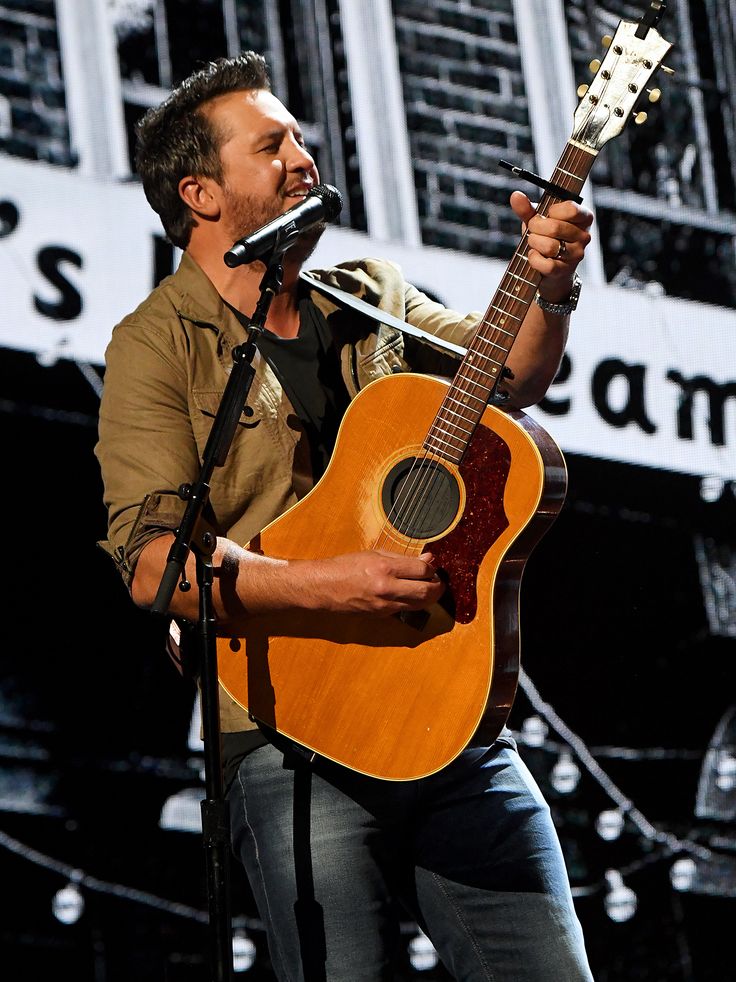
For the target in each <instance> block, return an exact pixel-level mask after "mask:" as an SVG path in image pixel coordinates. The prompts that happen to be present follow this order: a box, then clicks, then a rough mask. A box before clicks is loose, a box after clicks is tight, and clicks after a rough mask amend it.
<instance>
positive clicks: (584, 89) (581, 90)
mask: <svg viewBox="0 0 736 982" xmlns="http://www.w3.org/2000/svg"><path fill="white" fill-rule="evenodd" d="M589 88H590V86H589V85H585V83H583V84H582V85H578V99H582V98H583V96H584V95H585V93H586V92H587V91H588V89H589Z"/></svg>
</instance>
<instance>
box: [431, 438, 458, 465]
mask: <svg viewBox="0 0 736 982" xmlns="http://www.w3.org/2000/svg"><path fill="white" fill-rule="evenodd" d="M431 439H432V437H427V440H426V442H425V444H424V447H425V449H426V450H432V451H434V453H436V454H438V455H439V456H442V457H444V459H445V460H451V461H452V463H453V464H459V463H460V461H461V460H462V456H463V455H462V453H458V452H457V450H455V448H454V447H453V452H452V453H448V452H447V450H441V449H439V448H438V447H433V446H432V445H431V443H430V440H431Z"/></svg>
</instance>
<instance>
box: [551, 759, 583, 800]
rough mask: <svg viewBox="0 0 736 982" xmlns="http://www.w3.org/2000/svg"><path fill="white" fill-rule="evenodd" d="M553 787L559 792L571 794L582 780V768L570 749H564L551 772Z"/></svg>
mask: <svg viewBox="0 0 736 982" xmlns="http://www.w3.org/2000/svg"><path fill="white" fill-rule="evenodd" d="M550 781H551V782H552V787H553V788H554V789H555V791H557V792H558V793H559V794H571V793H572V792H573V791H574V790H575V788H576V787H577V786H578V782H579V781H580V768H579V767H578V765H577V764H576V763H575V761H574V760H573V759H572V754H571V753H570V752H569V751H568V750H563V751H562V753H561V754H560V756H559V757H558V759H557V763H556V764H555V766H554V767H553V768H552V773H551V774H550Z"/></svg>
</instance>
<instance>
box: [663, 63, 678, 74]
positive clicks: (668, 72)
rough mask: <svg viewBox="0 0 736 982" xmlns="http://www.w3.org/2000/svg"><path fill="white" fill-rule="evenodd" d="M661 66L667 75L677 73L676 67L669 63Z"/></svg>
mask: <svg viewBox="0 0 736 982" xmlns="http://www.w3.org/2000/svg"><path fill="white" fill-rule="evenodd" d="M660 67H661V69H662V71H663V72H664V73H665V75H674V74H675V70H674V68H670V67H669V65H661V66H660Z"/></svg>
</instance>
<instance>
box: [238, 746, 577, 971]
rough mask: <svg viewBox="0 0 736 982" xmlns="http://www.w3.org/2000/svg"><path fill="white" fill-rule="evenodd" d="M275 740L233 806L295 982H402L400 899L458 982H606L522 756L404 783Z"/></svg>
mask: <svg viewBox="0 0 736 982" xmlns="http://www.w3.org/2000/svg"><path fill="white" fill-rule="evenodd" d="M276 743H277V744H278V745H277V746H275V745H271V744H269V745H267V746H265V747H261V748H259V749H258V750H254V751H253V752H252V753H251V754H249V755H248V756H247V757H245V758H244V759H243V761H242V762H241V764H240V768H239V771H238V775H237V777H236V779H235V781H234V782H233V784H232V786H231V788H230V791H229V794H228V797H229V801H230V809H231V821H232V836H233V846H234V849H235V852H236V854H237V855H238V856H239V857H240V858H241V860H242V862H243V865H244V866H245V869H246V871H247V874H248V879H249V881H250V885H251V889H252V891H253V894H254V897H255V900H256V904H257V906H258V910H259V913H260V916H261V918H262V920H263V921H264V924H265V926H266V931H267V934H268V944H269V952H270V955H271V961H272V964H273V967H274V971H275V973H276V975H277V977H278V979H279V980H280V982H361V980H365V982H383V980H391V979H393V978H394V972H393V966H394V965H395V964H396V961H395V959H396V955H397V951H398V945H399V941H400V936H399V922H400V919H401V906H400V905H403V907H404V908H406V910H407V911H408V913H409V915H410V916H411V917H413V919H414V920H415V921H416V922H417V923H418V924H420V925H421V927H422V928H423V930H424V931H425V932H426V934H427V935H428V936H429V938H430V939H431V941H432V943H433V944H434V946H435V948H436V949H437V952H438V953H439V955H440V958H441V959H442V961H443V963H444V964H445V966H446V967H447V969H448V970H449V971H450V973H451V974H452V975H453V977H454V978H455V979H457V980H467V982H480V980H484V982H491V980H492V982H583V980H585V982H591V980H592V976H591V974H590V969H589V968H588V964H587V959H586V955H585V949H584V944H583V938H582V932H581V930H580V925H579V923H578V920H577V918H576V916H575V912H574V910H573V904H572V897H571V895H570V888H569V885H568V880H567V873H566V870H565V865H564V861H563V857H562V852H561V850H560V846H559V843H558V839H557V835H556V832H555V829H554V826H553V824H552V821H551V818H550V814H549V808H548V807H547V805H546V803H545V802H544V800H543V798H542V796H541V794H540V792H539V790H538V788H537V786H536V784H535V782H534V780H533V778H532V777H531V775H530V774H529V772H528V770H527V769H526V767H525V765H524V764H523V762H522V761H521V759H520V758H519V756H518V754H517V753H516V751H514V750H512V749H511V748H510V747H508V746H505V745H503V744H502V743H496V744H495V745H494V746H493V747H490V748H487V749H482V750H468V751H465V752H464V753H463V754H461V755H460V757H459V758H457V759H456V760H455V761H453V763H452V764H450V765H449V766H448V767H446V768H445V769H444V770H442V771H440V772H439V773H437V774H433V775H432V776H430V777H427V778H422V779H420V780H417V781H406V782H390V781H380V780H376V779H374V778H369V777H365V776H363V775H360V774H355V773H354V772H352V771H349V770H347V769H346V768H343V767H341V766H339V765H337V764H333V763H331V762H328V761H324V760H321V759H319V758H318V759H317V760H316V761H315V762H313V763H309V762H308V761H307V759H306V758H305V757H304V756H303V755H302V754H301V753H299V752H297V751H295V750H293V749H292V748H291V745H290V744H289V742H288V741H286V740H282V739H281V738H280V737H277V738H276ZM405 919H406V918H405Z"/></svg>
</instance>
